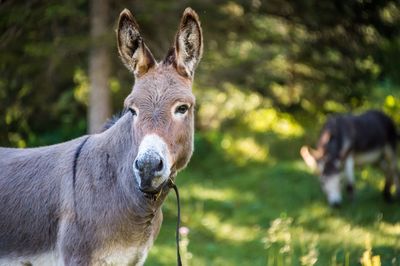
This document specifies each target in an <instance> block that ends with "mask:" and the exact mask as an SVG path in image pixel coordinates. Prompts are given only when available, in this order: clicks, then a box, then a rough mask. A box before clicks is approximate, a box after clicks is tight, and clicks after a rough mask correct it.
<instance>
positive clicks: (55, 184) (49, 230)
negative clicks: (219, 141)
mask: <svg viewBox="0 0 400 266" xmlns="http://www.w3.org/2000/svg"><path fill="white" fill-rule="evenodd" d="M117 40H118V50H119V55H120V57H121V59H122V61H123V63H124V64H125V65H126V67H127V68H128V69H129V70H130V71H132V72H133V74H134V76H135V85H134V87H133V90H132V92H131V94H130V95H129V96H128V97H127V98H126V99H125V102H124V106H125V108H126V110H129V112H128V111H126V112H125V113H124V114H123V115H122V116H121V117H120V118H119V119H118V120H117V121H116V122H115V124H113V125H112V126H111V127H110V128H108V129H107V130H105V131H104V132H101V133H99V134H94V135H86V136H83V137H80V138H77V139H74V140H71V141H68V142H65V143H61V144H57V145H52V146H47V147H40V148H31V149H11V148H0V265H21V264H22V265H31V264H33V265H46V264H47V265H109V264H112V265H127V264H130V265H143V264H144V261H145V260H146V256H147V253H148V251H149V249H150V247H151V246H152V245H153V242H154V240H155V238H156V237H157V235H158V233H159V230H160V226H161V222H162V212H161V205H162V203H163V201H164V199H165V197H166V195H167V194H168V191H169V187H168V186H167V183H168V182H169V179H174V178H175V176H176V173H177V171H178V170H180V169H182V168H184V167H185V166H186V164H187V163H188V162H189V159H190V157H191V155H192V151H193V131H194V128H193V124H194V122H193V119H194V118H193V116H194V115H193V111H194V104H195V98H194V96H193V94H192V91H191V86H192V80H193V74H194V70H195V68H196V66H197V64H198V63H199V61H200V58H201V55H202V49H203V37H202V30H201V26H200V21H199V19H198V16H197V14H196V13H195V12H194V11H193V10H192V9H190V8H187V9H186V10H185V11H184V13H183V16H182V18H181V22H180V26H179V29H178V32H177V34H176V37H175V44H174V47H173V48H172V49H171V50H170V51H169V53H168V55H167V57H166V58H165V59H164V60H163V61H162V62H157V61H156V60H155V59H154V57H153V55H152V53H151V52H150V50H149V48H148V47H147V46H146V44H145V43H144V41H143V39H142V37H141V36H140V33H139V26H138V24H137V23H136V21H135V19H134V18H133V16H132V14H131V13H130V12H129V11H128V10H127V9H125V10H123V11H122V12H121V14H120V17H119V23H118V30H117Z"/></svg>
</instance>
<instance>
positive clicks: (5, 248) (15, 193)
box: [0, 139, 79, 265]
mask: <svg viewBox="0 0 400 266" xmlns="http://www.w3.org/2000/svg"><path fill="white" fill-rule="evenodd" d="M78 143H79V139H76V140H72V141H69V142H66V143H62V144H57V145H53V146H47V147H41V148H31V149H12V148H0V202H1V204H0V265H2V264H7V263H6V262H5V259H7V260H8V259H13V258H15V257H25V256H30V255H36V254H40V253H44V252H48V251H50V250H52V249H54V247H55V244H56V239H57V230H58V226H59V219H60V216H61V197H62V195H65V194H66V192H65V191H63V190H65V189H67V190H68V183H71V184H72V181H68V179H71V180H72V172H73V160H74V150H76V147H77V145H78ZM63 180H65V182H66V183H65V184H64V185H62V184H63Z"/></svg>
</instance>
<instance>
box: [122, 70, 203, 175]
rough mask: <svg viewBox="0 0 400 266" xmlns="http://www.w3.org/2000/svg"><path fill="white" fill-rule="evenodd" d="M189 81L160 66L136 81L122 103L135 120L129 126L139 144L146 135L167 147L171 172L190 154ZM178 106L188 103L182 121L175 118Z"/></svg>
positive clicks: (191, 125)
mask: <svg viewBox="0 0 400 266" xmlns="http://www.w3.org/2000/svg"><path fill="white" fill-rule="evenodd" d="M191 85H192V82H191V81H190V80H189V79H187V78H184V77H182V76H180V75H179V74H178V73H176V70H175V69H174V68H173V67H172V66H166V65H164V64H160V65H158V66H157V67H155V68H153V69H151V70H150V71H149V72H148V73H146V75H144V76H143V77H141V78H140V79H137V81H136V83H135V86H134V87H133V90H132V92H131V94H130V95H129V96H128V97H127V98H126V100H125V107H126V108H133V109H134V110H135V111H136V112H137V117H135V121H134V123H133V124H132V127H133V132H134V134H135V140H137V141H138V144H140V142H141V140H142V139H143V137H144V136H145V135H148V134H152V133H155V134H157V135H159V136H160V137H161V138H163V139H164V141H165V142H166V143H167V144H168V147H169V151H170V154H171V156H172V158H171V159H172V162H173V166H174V168H175V169H174V170H179V169H181V168H183V167H184V166H186V164H187V162H188V161H189V159H190V157H191V155H192V151H193V131H194V114H193V111H194V105H195V98H194V96H193V94H192V91H191ZM177 104H187V105H188V106H189V110H188V111H187V114H186V115H185V116H184V117H182V118H183V119H176V118H174V112H175V109H174V108H175V107H176V105H177Z"/></svg>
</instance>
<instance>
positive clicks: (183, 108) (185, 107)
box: [175, 104, 189, 114]
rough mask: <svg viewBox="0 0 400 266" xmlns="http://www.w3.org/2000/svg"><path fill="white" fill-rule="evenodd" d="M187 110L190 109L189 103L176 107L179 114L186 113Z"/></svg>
mask: <svg viewBox="0 0 400 266" xmlns="http://www.w3.org/2000/svg"><path fill="white" fill-rule="evenodd" d="M187 110H189V105H187V104H182V105H179V106H178V107H176V109H175V113H177V114H184V113H186V112H187Z"/></svg>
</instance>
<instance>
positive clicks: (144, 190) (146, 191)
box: [139, 187, 161, 195]
mask: <svg viewBox="0 0 400 266" xmlns="http://www.w3.org/2000/svg"><path fill="white" fill-rule="evenodd" d="M139 190H140V191H141V192H142V193H144V194H148V195H156V194H158V193H159V192H160V190H161V189H151V190H148V189H143V188H141V187H139Z"/></svg>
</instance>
